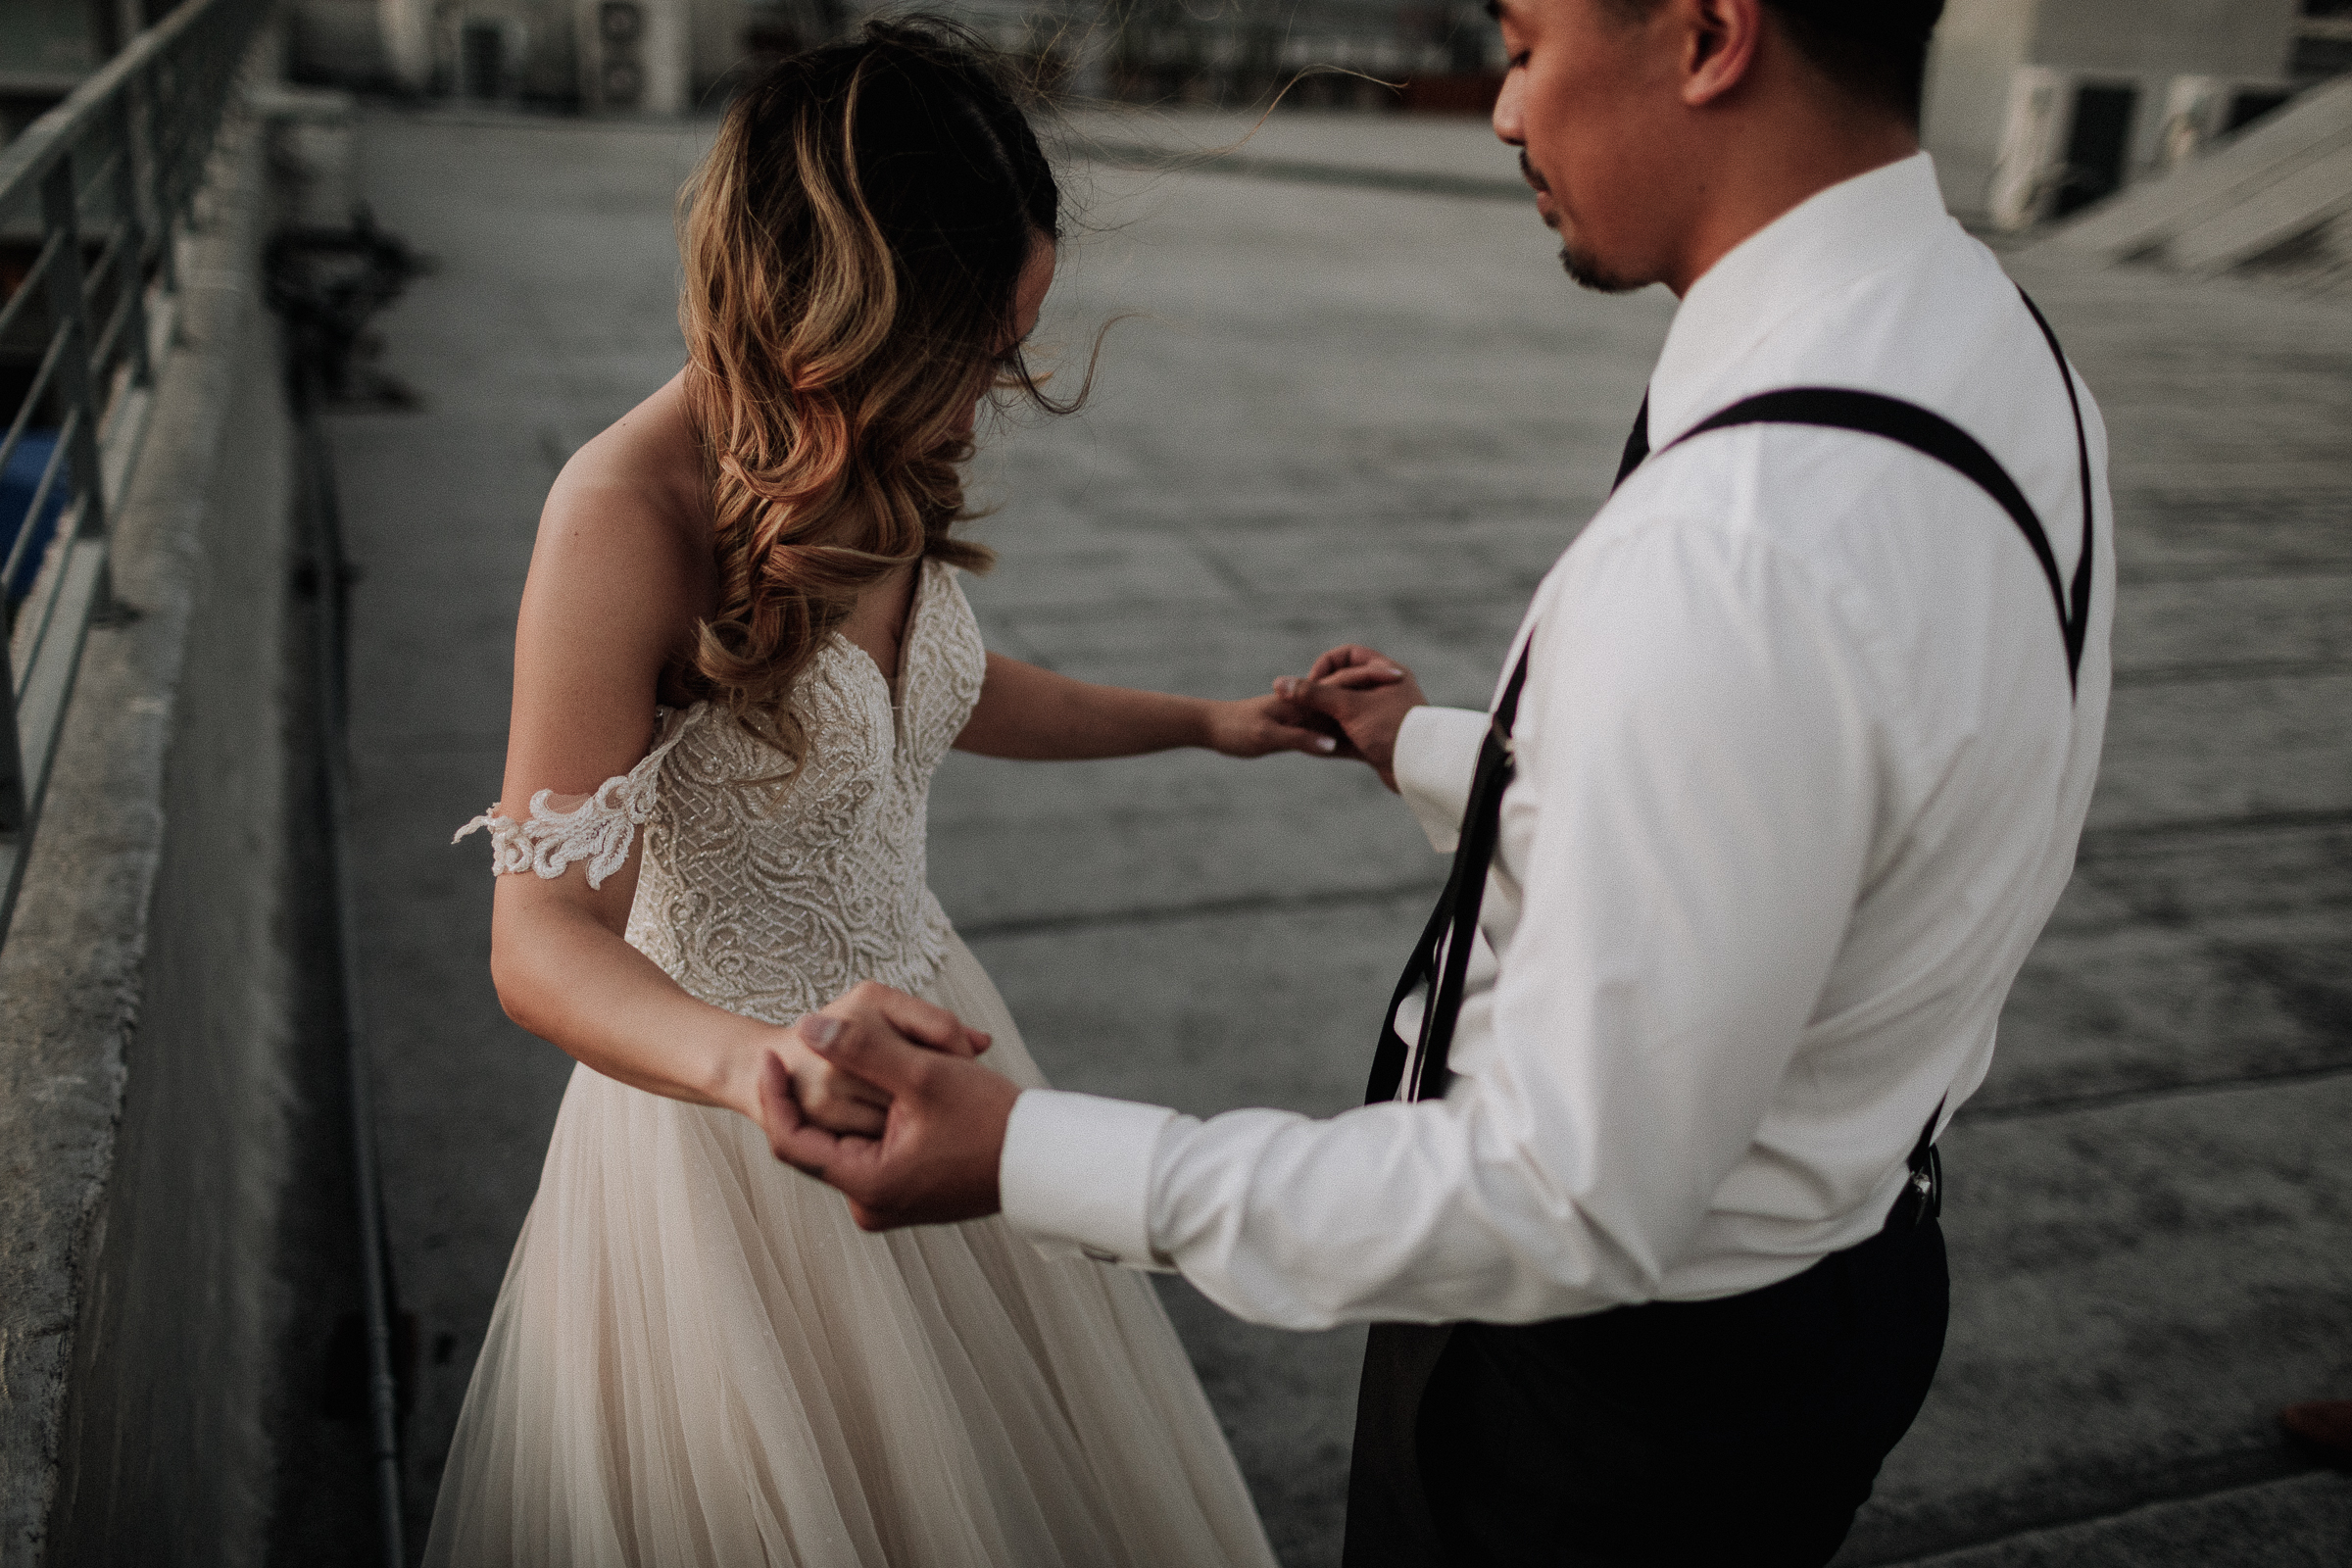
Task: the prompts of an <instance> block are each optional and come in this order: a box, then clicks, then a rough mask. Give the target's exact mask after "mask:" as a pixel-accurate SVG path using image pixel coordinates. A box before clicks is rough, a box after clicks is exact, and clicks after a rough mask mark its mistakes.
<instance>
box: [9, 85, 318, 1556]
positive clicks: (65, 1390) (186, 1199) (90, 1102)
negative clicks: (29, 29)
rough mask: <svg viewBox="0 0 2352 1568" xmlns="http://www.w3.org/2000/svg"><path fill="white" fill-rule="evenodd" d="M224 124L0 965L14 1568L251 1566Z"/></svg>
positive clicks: (241, 387) (256, 284) (245, 649)
mask: <svg viewBox="0 0 2352 1568" xmlns="http://www.w3.org/2000/svg"><path fill="white" fill-rule="evenodd" d="M264 181H265V171H264V165H263V158H262V138H261V136H260V135H259V134H258V129H257V127H256V126H255V125H254V124H253V123H251V122H250V121H249V120H247V119H245V118H244V117H242V116H241V115H239V114H237V113H236V112H234V111H232V114H231V119H230V123H228V125H227V126H226V127H225V128H224V132H223V140H222V146H221V152H220V155H219V156H218V158H217V159H216V162H215V166H214V171H213V189H212V191H211V192H210V194H209V199H208V200H207V201H206V203H205V204H204V206H203V208H202V209H201V210H202V211H203V212H204V213H205V214H206V226H205V228H204V230H203V231H202V232H200V233H198V234H197V235H195V236H194V238H193V241H192V242H191V243H189V244H188V245H187V247H186V248H185V249H184V250H183V252H182V255H181V271H180V277H181V281H182V284H183V295H182V314H181V316H180V319H179V331H178V335H177V340H176V342H175V344H174V347H173V352H172V354H171V355H170V357H169V358H168V359H167V360H166V361H165V362H164V363H163V364H162V366H161V367H160V373H159V380H158V388H157V395H156V402H155V409H154V417H153V421H152V423H151V425H150V427H149V432H148V437H147V444H146V448H145V451H144V453H143V455H142V458H141V461H140V464H139V466H138V469H137V473H136V477H135V480H134V482H133V484H132V486H131V489H130V492H129V494H128V495H127V496H126V497H125V498H123V502H122V503H121V504H120V505H119V507H118V515H117V517H116V521H115V528H116V541H117V543H116V554H115V576H116V583H117V590H118V594H119V596H120V598H121V599H122V600H123V602H124V603H125V604H127V605H128V606H129V607H131V609H132V610H133V611H134V612H135V616H134V617H133V618H131V619H129V620H128V621H127V622H126V623H123V624H118V625H114V626H110V627H105V628H101V629H98V630H95V631H93V632H92V634H91V636H90V639H89V643H88V646H87V650H86V652H85V654H84V657H83V661H82V665H81V673H80V677H79V681H78V684H77V687H76V690H75V693H74V696H73V707H72V711H71V713H70V715H69V718H68V720H67V727H66V731H65V735H64V739H63V742H62V745H61V748H60V752H59V756H58V759H57V766H56V772H55V775H54V779H53V782H52V784H51V786H50V791H49V797H48V804H47V809H46V813H45V815H44V817H43V819H42V822H41V826H40V831H39V833H38V836H37V837H36V839H35V841H34V846H33V855H32V858H31V860H30V862H29V866H28V869H27V873H26V878H25V889H24V894H23V897H22V900H21V902H20V903H19V905H18V907H17V911H16V916H15V921H14V925H13V928H12V929H11V931H10V932H9V934H8V939H7V943H6V946H5V948H0V1235H4V1236H5V1237H6V1239H7V1241H6V1248H5V1250H4V1251H0V1563H6V1564H10V1565H15V1564H20V1563H22V1564H26V1565H29V1564H33V1563H38V1562H65V1561H77V1560H90V1561H114V1562H128V1561H138V1562H166V1561H173V1562H176V1561H250V1560H258V1559H259V1556H260V1550H259V1547H260V1544H261V1539H262V1538H261V1535H260V1532H261V1530H262V1528H263V1526H264V1523H265V1513H266V1504H267V1497H268V1491H267V1488H268V1481H269V1472H270V1460H269V1454H268V1445H267V1442H266V1434H265V1433H264V1431H263V1420H262V1411H263V1408H264V1401H265V1398H266V1396H267V1388H268V1385H269V1382H270V1355H269V1347H270V1338H271V1330H272V1319H273V1316H274V1314H275V1313H277V1312H278V1311H279V1310H280V1306H279V1303H277V1302H275V1301H273V1300H272V1299H270V1294H271V1291H272V1289H273V1288H272V1287H271V1286H270V1283H269V1281H270V1278H271V1274H270V1269H269V1268H268V1266H267V1264H268V1262H269V1253H268V1251H267V1248H268V1244H269V1239H270V1236H271V1234H272V1232H273V1227H274V1216H275V1211H276V1203H277V1197H278V1188H279V1186H280V1184H281V1180H282V1178H281V1176H280V1172H281V1170H282V1163H283V1161H282V1147H283V1144H284V1128H283V1121H284V1115H283V1108H282V1103H281V1102H282V1095H281V1094H279V1093H278V1092H277V1091H276V1090H275V1088H274V1087H273V1086H274V1083H275V1081H276V1078H277V1075H278V1073H279V1070H280V1065H281V1064H282V1061H283V1059H284V1057H283V1053H284V1052H285V1051H286V1050H288V1049H290V1038H289V1037H290V1032H291V1030H290V1024H289V1021H288V1020H289V1013H288V1011H287V1007H286V1004H285V997H286V994H287V991H288V975H287V972H286V971H287V968H288V964H287V961H286V959H285V956H284V955H285V953H286V952H287V951H288V950H287V945H286V942H285V940H284V938H285V933H284V932H283V931H282V930H281V929H280V926H281V925H282V920H281V911H282V908H283V905H284V888H285V885H286V870H285V850H284V846H285V842H286V833H285V831H284V830H285V826H286V822H287V820H288V812H289V809H299V806H298V805H293V804H291V803H290V801H289V791H288V787H287V780H288V777H289V766H288V763H289V759H288V757H287V754H286V751H285V747H284V741H283V736H282V721H283V714H284V684H283V671H284V638H285V614H286V600H287V580H288V579H287V571H288V565H289V563H288V559H287V551H288V536H289V527H290V522H291V505H290V498H291V473H292V468H291V450H292V449H291V437H290V421H289V417H288V414H287V410H286V407H285V404H284V400H283V396H282V392H281V389H280V372H279V368H278V363H277V354H276V348H275V343H276V334H275V331H274V328H273V324H272V322H271V320H270V318H269V317H268V316H267V315H266V314H265V312H264V308H263V302H262V292H261V281H260V275H259V274H260V267H259V261H260V247H261V241H262V221H263V220H262V215H263V210H264V206H265V196H266V190H265V184H264Z"/></svg>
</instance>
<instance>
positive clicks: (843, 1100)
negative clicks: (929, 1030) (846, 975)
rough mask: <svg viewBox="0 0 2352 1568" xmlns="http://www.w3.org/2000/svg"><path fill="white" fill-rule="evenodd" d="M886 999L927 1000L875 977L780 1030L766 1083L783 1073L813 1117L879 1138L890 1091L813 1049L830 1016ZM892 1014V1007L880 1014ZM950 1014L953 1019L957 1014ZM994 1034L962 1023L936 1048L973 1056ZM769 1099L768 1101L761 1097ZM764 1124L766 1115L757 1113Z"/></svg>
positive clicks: (764, 1068)
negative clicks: (874, 980)
mask: <svg viewBox="0 0 2352 1568" xmlns="http://www.w3.org/2000/svg"><path fill="white" fill-rule="evenodd" d="M881 999H897V1000H898V1001H902V1002H906V1003H907V1004H909V1005H912V1006H915V1007H926V1008H929V1010H930V1011H932V1012H937V1011H939V1009H937V1008H930V1007H929V1005H928V1004H926V1003H920V1002H915V1001H914V999H913V998H911V997H907V996H905V995H904V994H903V993H901V992H896V991H892V990H890V989H889V988H888V987H887V986H881V985H876V984H873V983H871V982H868V983H867V984H864V985H861V986H858V987H857V988H856V989H855V990H852V991H850V992H848V993H846V994H845V995H843V996H841V997H839V998H837V999H835V1001H834V1002H833V1003H832V1004H831V1005H828V1006H827V1007H825V1008H824V1009H823V1010H822V1011H819V1012H812V1013H809V1014H808V1015H807V1016H806V1017H804V1018H802V1019H801V1021H800V1022H799V1023H797V1024H795V1025H793V1027H791V1028H790V1029H785V1030H780V1031H778V1032H777V1033H778V1034H780V1035H781V1037H782V1038H781V1039H773V1038H772V1037H771V1043H770V1045H769V1047H768V1049H767V1052H766V1057H765V1060H764V1061H763V1062H762V1063H761V1083H762V1084H764V1083H765V1081H766V1078H767V1076H768V1075H769V1074H771V1073H772V1074H777V1075H780V1076H781V1077H782V1078H783V1080H784V1082H785V1083H786V1084H788V1085H789V1086H790V1091H791V1095H792V1100H793V1103H794V1104H796V1105H798V1106H799V1107H800V1109H801V1113H802V1114H803V1115H804V1116H806V1117H807V1118H808V1119H809V1121H810V1122H813V1123H814V1124H815V1125H817V1126H818V1127H820V1128H823V1129H824V1130H825V1131H827V1132H832V1133H858V1134H862V1135H864V1136H866V1137H869V1138H872V1137H879V1136H880V1135H881V1132H882V1129H883V1125H884V1122H885V1120H886V1118H887V1116H888V1113H889V1111H890V1095H889V1093H888V1092H887V1091H886V1090H882V1089H877V1088H876V1087H874V1086H873V1085H872V1084H870V1083H867V1082H866V1081H865V1080H864V1079H862V1078H857V1077H853V1076H851V1075H850V1074H849V1073H846V1072H843V1071H842V1070H841V1069H840V1068H839V1067H836V1066H835V1065H833V1063H832V1062H830V1061H828V1060H827V1059H826V1058H825V1056H824V1055H823V1054H822V1053H820V1052H818V1051H816V1050H814V1049H812V1047H811V1045H810V1038H811V1032H812V1031H814V1032H817V1033H822V1032H825V1031H824V1024H825V1022H827V1021H831V1020H835V1019H839V1018H842V1017H847V1016H853V1015H855V1016H863V1015H865V1012H866V1011H867V1010H868V1009H886V1008H887V1007H888V1006H889V1005H890V1004H889V1003H888V1002H886V1001H883V1000H881ZM881 1015H883V1016H888V1013H887V1011H883V1012H882V1013H881ZM943 1016H948V1017H949V1018H950V1021H951V1022H954V1019H953V1016H952V1015H948V1014H943ZM988 1047H989V1038H988V1036H987V1035H985V1034H983V1033H982V1032H980V1031H979V1030H977V1029H966V1028H964V1027H963V1025H962V1024H960V1023H956V1024H955V1027H954V1028H953V1029H951V1030H947V1031H945V1032H943V1033H941V1034H940V1036H939V1037H938V1039H937V1042H936V1043H935V1044H933V1045H932V1049H933V1050H937V1051H944V1052H947V1053H948V1054H951V1055H956V1056H961V1057H963V1058H965V1059H967V1060H968V1059H970V1058H971V1057H973V1056H976V1055H978V1054H980V1053H981V1052H983V1051H986V1050H987V1049H988ZM762 1103H764V1102H762ZM755 1119H756V1120H759V1121H760V1122H761V1124H762V1125H763V1126H764V1125H765V1122H766V1118H765V1116H764V1115H761V1116H759V1117H756V1118H755Z"/></svg>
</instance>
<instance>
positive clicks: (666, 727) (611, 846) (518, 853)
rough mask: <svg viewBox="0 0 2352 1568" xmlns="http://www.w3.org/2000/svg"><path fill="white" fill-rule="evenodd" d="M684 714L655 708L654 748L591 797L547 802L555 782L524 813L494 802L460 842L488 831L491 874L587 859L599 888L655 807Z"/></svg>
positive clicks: (548, 870) (557, 871) (551, 873)
mask: <svg viewBox="0 0 2352 1568" xmlns="http://www.w3.org/2000/svg"><path fill="white" fill-rule="evenodd" d="M682 716H683V715H682V714H679V713H677V712H674V711H670V710H668V709H658V710H656V711H655V725H654V749H653V750H652V751H650V752H648V753H646V754H645V760H643V761H641V762H639V763H638V764H637V765H636V766H635V767H632V768H630V769H629V770H628V771H627V772H626V773H615V774H613V776H612V777H611V778H609V779H607V780H605V781H604V782H603V783H602V784H599V785H598V786H597V787H596V789H595V790H594V791H593V792H592V793H591V794H590V795H589V796H588V798H587V799H586V800H584V801H582V802H580V804H579V805H577V806H574V807H571V808H569V809H565V810H561V811H559V810H557V809H555V808H554V807H551V806H550V805H548V802H549V801H551V800H553V799H554V798H555V793H556V792H555V791H554V790H541V791H540V792H539V793H538V794H536V795H534V796H532V797H531V809H530V814H529V815H528V816H526V817H525V818H524V819H523V820H522V821H519V822H517V821H515V818H513V817H511V816H506V815H503V814H501V813H500V812H499V809H498V808H497V806H495V805H493V806H492V807H491V808H490V809H489V810H487V811H484V812H483V813H482V814H481V815H479V816H477V817H475V818H474V819H473V820H472V821H470V822H468V823H466V825H465V826H464V827H462V828H460V829H458V831H457V832H456V834H455V835H453V836H452V837H451V839H450V841H449V842H450V843H452V844H455V843H457V842H458V840H459V839H462V838H465V837H466V835H467V834H469V833H480V832H486V833H488V834H489V835H490V874H491V875H492V876H503V875H505V874H507V873H508V872H511V871H536V872H537V873H538V874H539V875H541V876H543V877H550V878H553V877H559V876H562V875H563V874H564V872H565V871H567V870H569V869H570V868H571V867H572V866H573V865H574V864H576V863H577V862H579V861H581V860H585V861H587V862H588V885H589V886H590V887H592V888H601V887H603V886H604V885H605V878H607V877H609V876H611V875H612V874H613V872H615V871H617V870H619V869H620V868H621V866H622V865H623V864H625V863H626V862H627V860H628V858H629V846H630V845H631V844H632V843H634V842H635V840H636V837H637V830H638V829H639V828H641V827H643V826H645V824H646V821H647V820H648V819H649V818H650V817H651V816H652V815H653V814H654V794H655V790H654V785H655V781H656V780H657V779H658V778H659V777H660V775H661V772H662V759H663V758H665V757H667V756H668V755H669V752H670V748H672V747H674V746H675V745H677V744H678V741H679V739H680V738H681V737H682V736H684V734H685V733H686V728H685V725H684V724H683V723H681V722H679V721H678V720H679V719H680V718H681V717H682Z"/></svg>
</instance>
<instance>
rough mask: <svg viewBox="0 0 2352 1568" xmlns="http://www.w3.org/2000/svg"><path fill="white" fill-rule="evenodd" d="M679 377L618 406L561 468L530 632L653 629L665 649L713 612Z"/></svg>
mask: <svg viewBox="0 0 2352 1568" xmlns="http://www.w3.org/2000/svg"><path fill="white" fill-rule="evenodd" d="M682 382H683V376H682V375H681V376H680V377H676V378H673V379H672V380H671V381H670V382H669V383H668V384H667V385H665V386H663V387H662V389H661V390H660V391H658V392H656V393H655V394H654V395H653V396H652V397H649V398H647V399H646V400H645V401H644V402H643V403H640V404H639V405H638V406H637V407H636V408H634V409H631V410H630V411H629V412H628V413H627V414H625V415H623V416H621V417H620V418H619V419H618V420H616V421H615V422H614V423H613V425H612V427H611V428H609V429H607V430H605V431H604V432H603V433H602V434H600V435H598V436H596V437H595V438H594V439H593V440H591V441H589V442H588V443H587V444H586V445H585V446H582V447H581V448H580V449H579V450H578V451H577V452H575V453H573V454H572V456H571V459H570V461H569V462H567V463H565V464H564V471H563V472H562V473H560V474H558V475H557V476H556V482H555V484H554V485H553V486H552V487H551V488H550V489H549V490H548V493H547V504H546V506H545V507H544V508H542V509H541V512H540V515H539V533H538V537H537V539H536V541H535V542H534V543H533V544H532V547H531V571H530V578H529V582H528V584H527V586H526V587H525V588H524V590H523V621H524V630H525V632H526V634H527V633H528V632H530V631H531V630H534V629H535V630H537V631H538V632H539V633H540V634H541V635H543V636H549V637H552V639H553V640H554V641H557V642H571V641H573V640H575V639H578V638H592V639H595V640H598V641H607V642H609V641H612V640H613V639H614V638H615V636H616V635H617V637H618V639H619V640H620V641H623V642H625V643H631V644H638V645H640V646H642V645H643V644H644V643H645V642H646V640H647V639H648V638H649V637H650V638H652V639H653V640H654V641H655V642H657V643H659V644H660V645H662V647H663V648H664V649H666V648H668V647H669V646H671V645H672V644H674V642H675V639H676V638H677V636H678V635H679V634H680V633H681V631H682V630H683V629H684V628H687V627H690V626H692V624H693V623H694V622H695V621H696V620H698V619H700V618H702V617H704V616H706V615H708V614H709V613H710V612H711V593H712V590H713V586H714V577H713V568H712V563H711V522H710V510H709V504H708V501H707V499H706V496H707V487H706V486H705V484H704V481H703V468H702V453H701V450H700V447H699V445H698V443H697V442H696V440H695V438H694V430H693V426H692V424H691V423H690V422H689V421H688V418H687V415H686V407H685V398H684V394H683V385H682ZM534 622H536V623H537V624H536V626H535V627H534V624H533V623H534Z"/></svg>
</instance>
